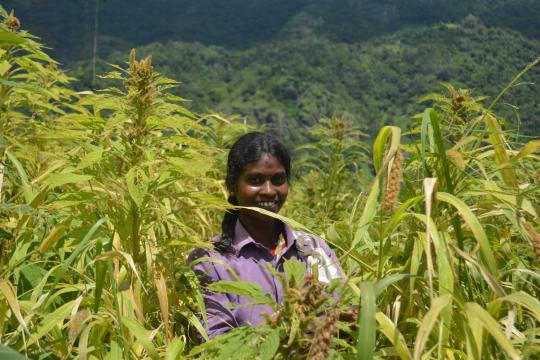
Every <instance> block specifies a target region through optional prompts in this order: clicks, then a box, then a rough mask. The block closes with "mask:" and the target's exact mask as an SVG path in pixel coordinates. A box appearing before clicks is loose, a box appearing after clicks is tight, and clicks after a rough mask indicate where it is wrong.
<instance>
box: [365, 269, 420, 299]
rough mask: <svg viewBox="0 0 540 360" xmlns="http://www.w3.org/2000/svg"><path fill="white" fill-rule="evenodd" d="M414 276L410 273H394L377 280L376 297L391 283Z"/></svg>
mask: <svg viewBox="0 0 540 360" xmlns="http://www.w3.org/2000/svg"><path fill="white" fill-rule="evenodd" d="M411 277H412V276H411V275H409V274H392V275H388V276H387V277H385V278H383V279H381V280H379V281H377V283H376V284H375V287H374V290H375V297H377V296H379V295H381V294H382V292H383V291H384V290H385V289H386V288H387V287H388V286H390V285H392V284H393V283H395V282H396V281H400V280H405V279H409V278H411Z"/></svg>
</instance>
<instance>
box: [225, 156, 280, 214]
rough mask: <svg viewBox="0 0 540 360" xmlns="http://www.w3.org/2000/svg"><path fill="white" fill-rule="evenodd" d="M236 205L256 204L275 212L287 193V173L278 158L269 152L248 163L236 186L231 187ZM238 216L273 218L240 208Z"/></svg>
mask: <svg viewBox="0 0 540 360" xmlns="http://www.w3.org/2000/svg"><path fill="white" fill-rule="evenodd" d="M232 190H233V192H234V195H235V196H236V200H237V201H238V205H240V206H256V207H260V208H262V209H265V210H268V211H271V212H274V213H277V212H278V211H279V210H280V209H281V207H282V206H283V204H284V203H285V200H286V199H287V194H288V193H289V184H288V183H287V173H286V171H285V167H284V166H283V165H282V164H281V163H280V162H279V160H278V159H277V158H276V157H274V156H273V155H270V154H264V155H263V156H262V158H261V159H260V160H258V161H256V162H254V163H251V164H249V165H248V166H247V167H246V169H245V170H244V172H243V173H242V174H241V175H240V177H239V178H238V181H237V183H236V188H235V189H232ZM240 216H241V217H243V218H245V217H246V216H247V217H255V218H256V219H259V220H263V219H264V220H273V219H272V218H269V217H267V216H265V215H263V214H260V213H257V212H254V211H249V210H248V211H245V210H244V209H241V210H240Z"/></svg>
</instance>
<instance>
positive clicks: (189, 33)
mask: <svg viewBox="0 0 540 360" xmlns="http://www.w3.org/2000/svg"><path fill="white" fill-rule="evenodd" d="M3 4H4V6H5V7H6V9H8V10H9V9H11V8H15V9H17V11H18V14H19V15H20V16H21V17H22V18H24V19H26V21H27V22H28V28H29V29H30V30H32V31H33V32H34V33H36V34H40V36H42V37H43V38H44V40H45V41H46V43H47V44H48V45H49V46H52V48H53V50H54V54H55V55H56V56H57V57H58V58H59V59H61V60H62V61H66V62H70V61H72V60H76V59H79V60H80V59H85V58H89V57H91V56H92V44H93V36H94V25H95V12H96V5H97V6H98V18H99V20H100V21H99V35H100V36H101V37H102V38H101V39H100V49H99V51H100V55H101V56H103V57H107V56H108V55H109V53H110V52H112V51H114V50H118V49H119V48H120V49H121V50H123V51H127V50H129V48H130V47H133V46H135V45H144V44H148V43H151V42H167V41H171V40H172V41H184V42H198V43H201V44H205V45H218V46H223V47H226V48H235V49H246V48H250V47H252V46H255V45H257V44H259V43H261V42H265V41H268V40H271V39H276V38H286V37H287V36H288V35H289V34H290V33H291V32H295V31H302V29H305V28H306V27H308V28H311V29H313V30H314V31H315V32H316V34H317V35H321V36H323V37H326V38H329V39H330V40H332V41H337V42H347V43H353V42H363V41H365V40H368V39H371V38H374V37H378V36H381V35H385V34H389V33H393V32H395V31H397V30H400V29H403V28H404V27H415V26H426V25H432V24H437V23H440V22H457V21H460V20H461V19H463V18H465V17H466V16H468V15H474V16H476V17H478V18H480V19H482V21H483V22H484V23H485V24H487V25H488V26H497V27H501V28H503V29H510V30H515V31H519V32H521V33H522V34H523V35H525V36H527V37H529V38H533V39H540V26H539V24H540V4H539V3H538V2H537V1H534V0H489V1H488V0H473V1H466V0H408V1H406V2H404V1H396V0H272V1H265V0H228V1H219V0H153V1H144V0H47V1H43V0H4V1H3Z"/></svg>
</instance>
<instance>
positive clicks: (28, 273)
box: [0, 7, 540, 359]
mask: <svg viewBox="0 0 540 360" xmlns="http://www.w3.org/2000/svg"><path fill="white" fill-rule="evenodd" d="M0 15H1V17H2V19H3V20H2V22H1V24H0V75H1V79H0V136H1V137H0V157H1V158H0V159H1V161H0V211H1V212H0V238H1V240H2V242H1V243H0V255H1V257H0V343H1V344H2V345H0V351H1V355H2V356H6V357H5V358H6V359H8V357H7V356H10V358H11V357H12V358H13V359H15V358H17V357H16V355H15V354H11V355H9V354H8V351H9V350H7V349H6V348H5V347H6V346H8V347H10V348H12V349H15V350H16V351H18V352H20V353H23V354H26V355H27V356H28V357H30V358H36V359H58V358H80V359H101V358H107V359H117V358H123V359H142V358H151V359H158V358H166V359H180V358H192V357H202V358H214V359H215V358H221V359H228V358H230V357H235V358H239V357H240V358H261V359H272V358H275V359H284V358H290V357H294V358H298V359H303V358H314V359H323V358H333V359H350V358H357V359H371V358H374V357H376V358H386V357H389V358H400V359H421V358H438V359H444V358H448V359H471V358H472V359H486V358H488V359H496V358H497V359H498V358H501V359H502V358H512V359H535V358H538V355H539V354H540V301H539V300H538V298H539V297H540V287H539V286H540V277H539V275H538V269H539V268H538V266H539V264H540V235H539V233H538V231H539V227H540V224H539V220H538V219H539V218H538V211H539V209H538V200H539V197H540V178H539V177H540V174H539V172H538V169H539V168H540V166H539V160H540V158H539V156H538V150H539V148H540V142H539V141H538V140H532V141H529V142H527V143H520V142H518V141H516V138H515V137H514V135H513V133H512V132H509V131H508V128H507V127H506V124H505V122H504V121H503V120H502V119H501V118H499V117H498V116H497V115H496V114H495V113H494V112H493V108H494V104H495V102H496V101H493V102H485V101H483V100H482V99H481V98H478V97H475V96H474V95H473V94H472V93H471V92H469V91H468V90H463V89H457V88H455V87H453V86H451V85H446V88H445V89H444V91H442V92H441V93H440V94H432V95H429V96H428V99H429V100H430V101H431V107H429V108H426V109H424V110H423V111H421V112H420V114H419V115H418V116H416V117H414V119H415V120H414V123H413V124H411V130H410V131H408V132H406V133H403V132H402V131H401V130H400V128H399V127H395V126H384V127H382V128H381V129H380V131H379V132H378V135H377V137H376V138H375V140H374V142H373V146H372V147H371V149H370V150H368V145H367V143H366V142H365V141H364V140H365V137H364V135H363V134H362V133H361V132H360V131H359V130H358V129H357V128H355V127H354V126H353V125H352V124H351V122H350V121H349V120H348V119H346V118H343V117H340V116H330V117H327V118H323V119H322V120H320V121H318V122H317V123H316V124H315V125H314V126H313V127H312V128H311V129H310V134H311V135H310V136H311V137H312V138H313V139H317V142H316V143H313V144H307V145H304V146H302V147H301V148H299V149H296V154H297V156H298V158H297V159H296V162H295V163H296V164H297V165H296V173H297V176H296V178H295V180H294V184H293V185H294V187H293V194H292V196H291V199H290V202H289V203H288V206H287V208H286V209H285V212H284V214H283V215H285V216H287V217H286V218H283V220H284V221H287V222H289V223H291V224H292V225H293V226H295V227H300V228H302V227H306V226H307V227H308V229H310V230H311V231H312V232H315V233H317V234H321V235H323V236H324V237H325V238H326V239H327V240H328V242H329V243H331V244H332V245H333V246H334V247H335V249H336V251H337V253H338V255H339V256H340V260H341V262H342V265H343V268H344V270H345V272H346V274H347V281H346V282H345V284H341V283H332V284H330V285H329V286H328V287H326V288H325V286H324V285H323V284H321V283H319V282H318V281H316V280H315V279H312V278H309V277H308V278H305V277H304V273H305V269H304V268H303V267H302V266H300V265H299V264H298V263H296V262H289V263H287V264H286V266H285V268H286V274H285V275H283V276H282V281H283V283H284V285H285V287H286V289H287V296H286V300H285V303H284V304H275V303H272V301H271V300H270V299H268V297H267V296H266V295H265V294H264V293H261V291H260V290H259V289H258V287H257V286H255V285H253V284H248V283H239V282H238V283H235V282H232V283H230V282H229V283H227V282H223V283H216V284H213V285H212V290H213V291H225V292H236V293H239V294H243V295H246V296H249V297H252V298H253V299H254V301H258V302H270V305H271V306H272V307H273V308H274V309H275V310H276V315H275V317H274V318H269V320H268V322H267V323H266V324H263V325H261V326H258V327H256V328H239V329H236V330H234V331H231V332H229V333H227V334H225V335H223V336H220V337H218V338H215V339H214V340H212V341H209V342H207V343H204V344H198V342H199V340H198V339H199V338H201V337H202V338H204V337H205V333H204V328H203V326H202V322H201V321H204V319H203V317H202V316H201V314H204V304H203V302H202V298H201V292H202V291H203V289H201V288H200V287H199V285H198V283H197V279H196V278H195V276H194V274H193V273H192V272H191V270H190V269H189V268H188V267H187V266H186V264H185V259H186V256H187V254H188V253H189V252H190V251H191V250H192V249H194V248H195V247H204V246H209V239H210V237H211V235H212V234H215V233H216V232H217V231H218V229H217V225H218V223H219V218H220V217H221V215H222V213H223V211H224V210H225V209H226V208H227V204H226V202H225V200H224V198H225V191H224V188H223V182H222V180H221V179H223V173H222V171H223V170H222V169H223V160H224V156H225V153H226V150H225V149H226V148H227V146H228V145H230V144H231V142H232V141H233V140H234V139H235V138H236V137H237V136H238V135H239V134H241V133H243V132H245V131H246V130H247V129H248V126H247V125H246V124H244V123H243V122H236V121H232V120H229V119H226V118H224V117H223V116H221V115H219V114H204V115H198V114H195V113H193V112H191V111H189V110H188V109H187V108H186V107H184V106H183V104H184V102H183V99H181V98H179V97H177V96H175V95H172V94H171V90H172V88H173V87H174V86H176V85H177V83H176V82H175V81H174V80H171V79H168V78H165V77H163V76H162V75H160V74H158V73H157V72H155V70H154V69H153V66H152V62H153V60H152V58H151V57H150V56H149V57H145V58H143V59H140V57H137V54H136V53H135V51H132V52H131V53H130V56H129V58H128V61H127V66H114V67H113V68H112V69H111V70H113V71H112V72H110V73H108V75H107V76H106V77H107V79H108V80H110V81H111V82H112V84H113V85H111V86H110V87H108V88H106V89H102V90H100V91H96V92H92V91H86V92H82V93H81V92H79V93H77V92H75V91H74V90H72V88H71V85H70V84H71V82H72V80H73V79H70V78H69V77H67V76H66V75H65V73H64V72H63V71H62V70H61V69H59V67H58V64H57V63H56V62H55V61H54V60H53V59H51V58H50V57H49V56H48V55H47V54H46V53H45V52H43V49H42V46H41V45H40V44H39V43H38V42H36V41H35V39H34V38H33V37H32V36H31V35H29V34H28V33H27V32H25V31H21V30H20V29H19V27H20V22H19V20H18V19H17V18H15V17H13V16H8V14H7V13H6V12H5V11H4V10H3V9H2V8H1V7H0ZM460 31H461V30H460ZM157 60H158V59H157ZM538 62H540V58H537V59H536V60H535V62H533V63H531V64H530V65H529V66H528V67H527V68H526V69H525V70H524V71H523V72H522V73H519V74H518V75H517V76H516V77H515V78H514V80H513V81H512V83H510V84H509V86H507V87H506V88H505V89H504V91H503V92H507V91H513V90H515V89H513V85H514V84H516V83H518V82H519V81H521V79H522V76H523V75H524V73H526V72H527V71H529V70H530V68H532V67H533V66H534V65H536V64H537V63H538ZM449 80H451V79H449ZM210 90H211V89H209V91H210ZM501 94H502V93H501ZM500 98H501V97H497V98H496V99H495V100H497V101H498V100H499V99H500ZM411 115H413V114H411ZM518 140H519V138H518ZM372 173H373V174H374V176H372V175H371V174H372ZM301 224H303V225H301ZM332 291H336V292H338V293H339V294H340V296H339V297H338V298H335V297H332V296H328V295H325V294H328V293H331V292H332ZM337 299H339V300H337ZM355 309H359V311H355ZM321 314H324V316H321ZM240 348H241V349H242V352H241V353H239V352H238V349H240Z"/></svg>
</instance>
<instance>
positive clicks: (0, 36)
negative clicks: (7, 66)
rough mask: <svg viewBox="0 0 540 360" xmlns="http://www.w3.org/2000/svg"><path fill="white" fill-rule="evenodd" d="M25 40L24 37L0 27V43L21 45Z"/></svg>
mask: <svg viewBox="0 0 540 360" xmlns="http://www.w3.org/2000/svg"><path fill="white" fill-rule="evenodd" d="M23 42H24V38H22V37H20V36H18V35H17V34H15V33H12V32H10V31H7V30H3V29H0V44H3V45H19V44H22V43H23Z"/></svg>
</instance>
